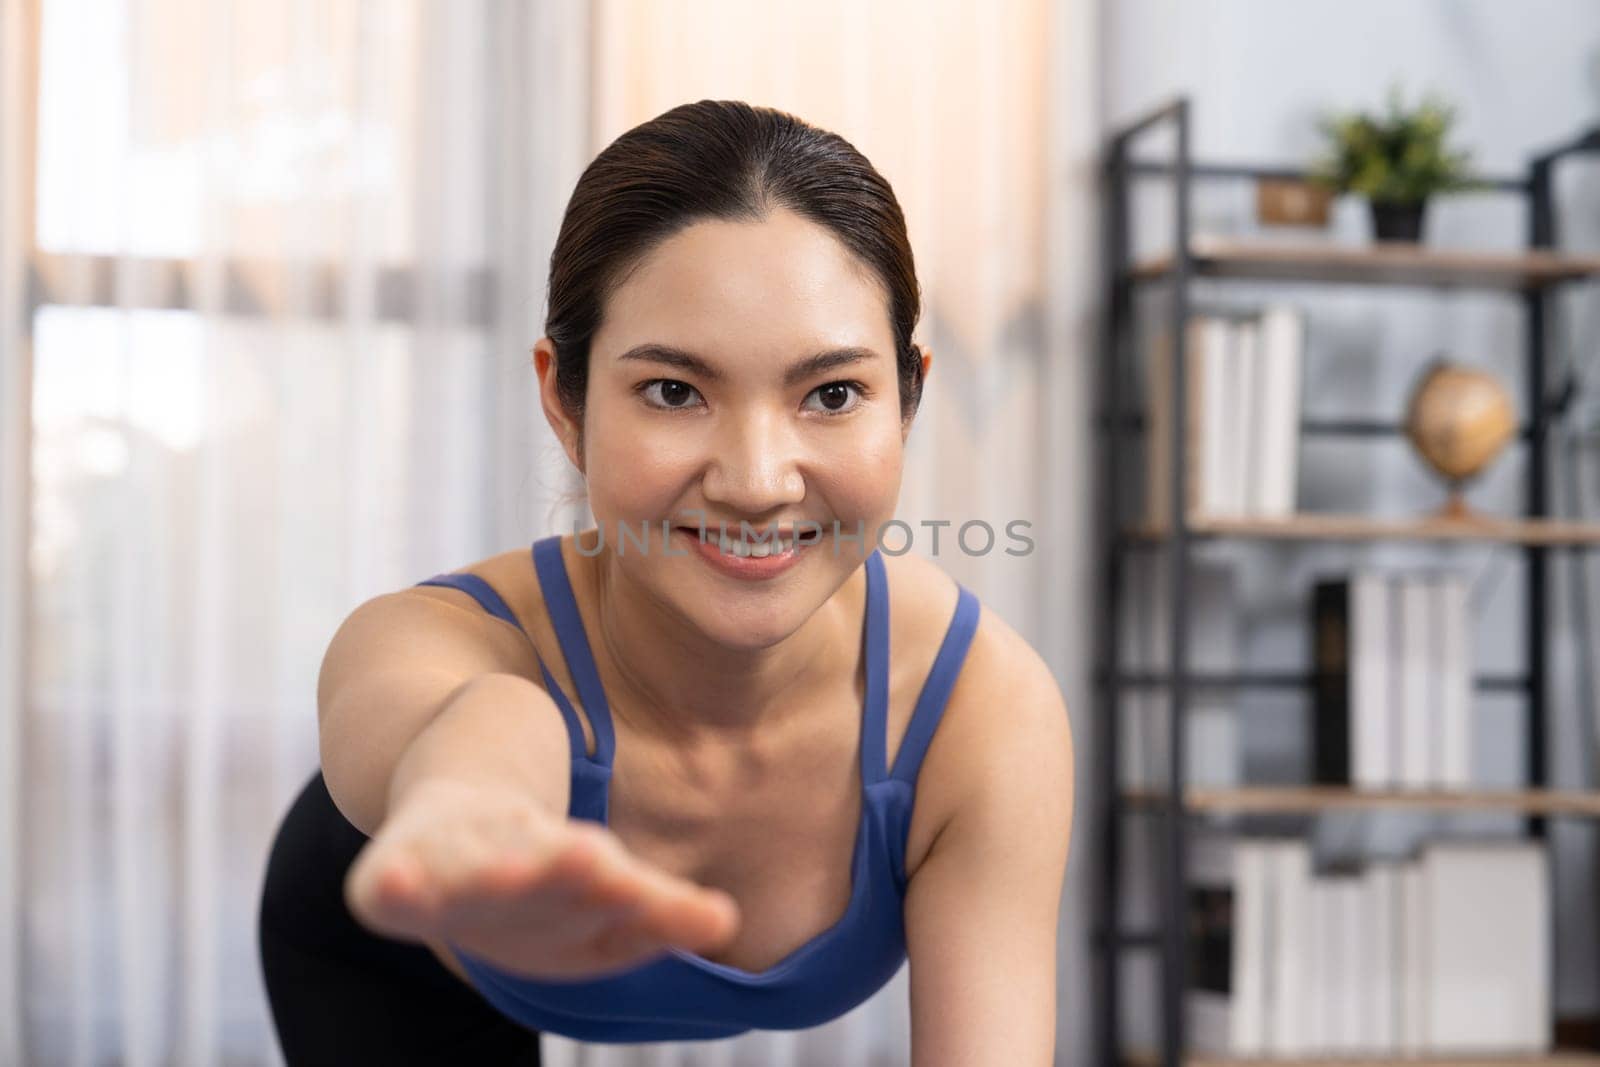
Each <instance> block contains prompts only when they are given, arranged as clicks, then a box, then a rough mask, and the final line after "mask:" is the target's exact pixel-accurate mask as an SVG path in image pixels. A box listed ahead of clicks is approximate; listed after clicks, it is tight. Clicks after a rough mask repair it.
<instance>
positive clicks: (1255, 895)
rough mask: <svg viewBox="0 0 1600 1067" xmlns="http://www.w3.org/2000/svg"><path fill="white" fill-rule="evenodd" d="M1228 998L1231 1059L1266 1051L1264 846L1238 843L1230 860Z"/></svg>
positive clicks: (1265, 846) (1265, 851) (1265, 895)
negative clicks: (1230, 995)
mask: <svg viewBox="0 0 1600 1067" xmlns="http://www.w3.org/2000/svg"><path fill="white" fill-rule="evenodd" d="M1233 862H1234V867H1233V886H1234V888H1233V907H1234V911H1233V915H1234V918H1233V934H1234V942H1233V952H1232V958H1231V963H1232V974H1231V975H1230V980H1229V983H1228V984H1229V987H1230V988H1231V990H1232V992H1233V1013H1232V1018H1231V1020H1230V1022H1231V1024H1232V1032H1231V1034H1230V1042H1229V1044H1230V1046H1231V1050H1232V1052H1233V1053H1234V1054H1235V1055H1240V1056H1258V1055H1261V1054H1262V1053H1264V1052H1265V1051H1266V1044H1267V1042H1266V1029H1267V1018H1266V1014H1267V1013H1266V1007H1267V1005H1266V996H1267V993H1266V967H1267V958H1266V956H1267V946H1266V941H1267V936H1266V923H1267V845H1266V844H1265V843H1263V842H1259V841H1240V842H1239V843H1238V846H1237V847H1236V848H1235V850H1234V854H1233Z"/></svg>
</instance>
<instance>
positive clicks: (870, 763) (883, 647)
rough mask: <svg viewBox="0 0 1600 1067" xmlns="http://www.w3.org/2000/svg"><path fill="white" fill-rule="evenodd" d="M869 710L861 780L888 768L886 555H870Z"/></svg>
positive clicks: (863, 735)
mask: <svg viewBox="0 0 1600 1067" xmlns="http://www.w3.org/2000/svg"><path fill="white" fill-rule="evenodd" d="M866 568H867V623H866V627H865V630H864V632H863V640H865V641H866V644H867V649H866V652H867V678H866V684H867V692H866V708H865V709H863V711H862V715H861V781H862V782H863V783H864V784H866V785H871V784H873V783H874V782H880V781H882V780H883V778H884V775H885V774H886V773H887V770H888V766H889V756H888V747H887V746H888V743H889V597H888V581H889V580H888V576H887V575H886V574H885V573H884V568H883V555H882V553H880V552H879V551H878V550H877V549H873V551H872V554H871V555H869V556H867V562H866Z"/></svg>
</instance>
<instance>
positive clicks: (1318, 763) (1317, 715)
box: [1310, 570, 1395, 789]
mask: <svg viewBox="0 0 1600 1067" xmlns="http://www.w3.org/2000/svg"><path fill="white" fill-rule="evenodd" d="M1389 595H1390V592H1389V584H1388V582H1387V580H1386V579H1385V578H1384V576H1383V575H1381V574H1379V573H1377V572H1374V571H1370V570H1361V571H1357V572H1355V573H1352V574H1350V575H1347V576H1343V577H1339V578H1327V579H1322V580H1319V581H1317V582H1316V583H1315V584H1314V585H1313V587H1312V595H1311V616H1312V617H1311V628H1310V633H1311V642H1312V646H1311V647H1312V651H1311V662H1312V724H1313V752H1312V771H1313V778H1314V780H1315V781H1317V782H1318V783H1320V784H1324V785H1348V786H1352V787H1355V788H1360V789H1382V788H1387V787H1388V786H1390V785H1392V784H1393V780H1394V777H1395V774H1394V766H1393V764H1394V757H1393V751H1392V749H1393V745H1392V743H1391V742H1392V732H1393V731H1392V726H1391V722H1390V720H1391V719H1392V717H1393V714H1394V713H1393V711H1392V710H1391V707H1390V703H1389V682H1388V674H1389V671H1390V669H1391V665H1390V662H1389V660H1390V648H1391V640H1390V617H1389V616H1390V613H1389V605H1388V598H1389Z"/></svg>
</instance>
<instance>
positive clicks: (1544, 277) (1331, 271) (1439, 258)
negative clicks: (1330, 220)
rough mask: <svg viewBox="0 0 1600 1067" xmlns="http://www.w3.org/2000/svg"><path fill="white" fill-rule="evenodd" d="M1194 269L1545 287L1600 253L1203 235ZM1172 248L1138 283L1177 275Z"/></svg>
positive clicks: (1585, 268) (1579, 274)
mask: <svg viewBox="0 0 1600 1067" xmlns="http://www.w3.org/2000/svg"><path fill="white" fill-rule="evenodd" d="M1189 253H1190V255H1189V264H1190V269H1191V270H1192V271H1193V272H1194V273H1195V274H1196V275H1198V276H1200V277H1205V278H1241V279H1248V280H1256V281H1292V282H1333V283H1339V284H1346V285H1421V286H1428V287H1432V288H1444V289H1512V290H1517V289H1537V288H1540V287H1543V286H1548V285H1556V284H1559V283H1561V282H1568V281H1580V280H1582V279H1585V278H1593V277H1597V276H1600V256H1568V255H1562V254H1560V253H1557V252H1552V251H1543V250H1538V249H1530V250H1529V251H1527V252H1518V253H1511V254H1506V253H1488V252H1469V251H1455V250H1448V251H1446V250H1438V249H1430V248H1427V247H1426V246H1417V245H1407V244H1380V245H1374V246H1373V247H1370V248H1352V247H1349V246H1339V245H1326V246H1322V245H1300V246H1294V245H1270V244H1248V243H1239V242H1231V241H1223V240H1219V239H1216V238H1210V239H1207V238H1202V237H1197V238H1195V239H1194V240H1193V241H1192V242H1191V243H1190V246H1189ZM1176 265H1177V260H1176V258H1175V257H1174V256H1173V255H1172V254H1170V253H1168V254H1166V255H1162V256H1157V257H1155V258H1152V259H1149V260H1146V261H1144V262H1141V263H1139V264H1138V265H1136V266H1135V267H1134V268H1133V272H1132V274H1133V278H1134V279H1135V280H1137V281H1142V282H1143V281H1155V280H1160V279H1164V278H1167V277H1169V276H1171V274H1172V273H1173V271H1174V269H1175V267H1176Z"/></svg>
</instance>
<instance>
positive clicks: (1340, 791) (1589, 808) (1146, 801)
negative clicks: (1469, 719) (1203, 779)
mask: <svg viewBox="0 0 1600 1067" xmlns="http://www.w3.org/2000/svg"><path fill="white" fill-rule="evenodd" d="M1185 795H1186V800H1185V803H1184V806H1185V807H1186V808H1187V809H1188V810H1190V811H1197V812H1259V813H1273V814H1279V813H1281V814H1292V813H1298V812H1319V811H1337V810H1346V809H1362V808H1402V809H1417V810H1432V811H1517V812H1524V813H1527V814H1530V815H1592V816H1600V792H1591V791H1586V790H1553V789H1514V790H1472V791H1469V792H1448V791H1442V790H1399V789H1385V790H1376V789H1348V788H1346V787H1344V786H1327V785H1307V786H1246V787H1241V788H1237V789H1210V788H1193V789H1189V790H1188V791H1187V792H1186V794H1185ZM1123 796H1124V798H1125V799H1126V800H1127V801H1128V802H1129V803H1131V804H1134V805H1137V806H1141V807H1143V806H1154V805H1157V804H1161V803H1164V802H1165V799H1166V793H1165V792H1162V791H1157V790H1150V789H1130V790H1125V791H1124V792H1123ZM1597 1062H1600V1061H1597Z"/></svg>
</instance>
